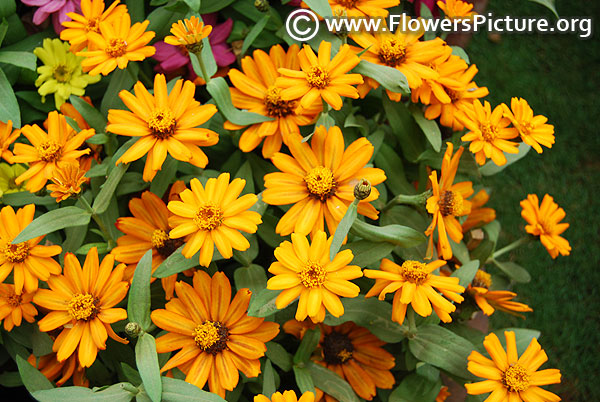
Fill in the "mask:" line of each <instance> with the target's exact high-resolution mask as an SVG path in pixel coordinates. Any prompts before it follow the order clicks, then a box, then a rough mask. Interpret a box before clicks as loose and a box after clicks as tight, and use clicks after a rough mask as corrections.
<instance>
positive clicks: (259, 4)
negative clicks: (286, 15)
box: [254, 0, 269, 13]
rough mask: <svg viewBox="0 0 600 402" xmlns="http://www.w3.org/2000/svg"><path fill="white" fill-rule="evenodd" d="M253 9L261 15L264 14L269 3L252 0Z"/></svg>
mask: <svg viewBox="0 0 600 402" xmlns="http://www.w3.org/2000/svg"><path fill="white" fill-rule="evenodd" d="M254 7H256V9H257V10H258V11H260V12H261V13H266V12H267V11H269V1H268V0H254Z"/></svg>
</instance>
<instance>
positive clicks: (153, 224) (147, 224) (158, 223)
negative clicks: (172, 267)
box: [111, 191, 183, 300]
mask: <svg viewBox="0 0 600 402" xmlns="http://www.w3.org/2000/svg"><path fill="white" fill-rule="evenodd" d="M129 210H130V211H131V213H132V214H133V216H132V217H125V218H119V219H117V222H116V223H115V226H116V227H117V229H119V230H120V231H121V232H123V233H125V236H121V237H119V238H118V239H117V244H118V246H117V247H115V248H113V249H112V251H111V254H113V255H114V256H115V260H117V261H119V262H123V263H125V264H128V265H127V268H126V269H125V273H124V274H123V278H124V279H125V280H127V281H129V282H131V279H133V273H134V271H135V268H136V267H137V263H138V262H139V261H140V259H141V258H142V257H143V256H144V254H146V251H148V250H150V249H152V272H154V271H155V270H156V268H158V266H159V265H160V264H162V262H163V261H164V260H165V259H166V258H167V257H169V256H170V255H171V254H173V252H174V251H175V250H177V249H178V248H179V246H181V245H183V241H182V240H179V239H177V240H174V239H171V238H169V223H168V218H169V215H171V214H170V213H169V210H168V209H167V206H166V205H165V203H164V202H163V201H162V200H161V199H160V198H158V196H156V195H155V194H154V193H151V192H150V191H144V192H143V193H142V197H141V198H132V199H131V200H130V201H129ZM154 279H155V278H152V280H153V281H154ZM176 280H177V275H176V274H175V275H171V276H168V277H166V278H161V282H162V286H163V289H164V290H165V297H166V299H167V300H169V299H171V297H173V290H174V289H175V281H176Z"/></svg>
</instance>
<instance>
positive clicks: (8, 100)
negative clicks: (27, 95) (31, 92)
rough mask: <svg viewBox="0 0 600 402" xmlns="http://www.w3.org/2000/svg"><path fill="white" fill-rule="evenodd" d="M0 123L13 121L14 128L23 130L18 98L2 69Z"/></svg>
mask: <svg viewBox="0 0 600 402" xmlns="http://www.w3.org/2000/svg"><path fill="white" fill-rule="evenodd" d="M0 99H2V102H0V121H4V122H6V121H9V120H12V123H13V128H21V112H20V110H19V103H18V102H17V97H16V96H15V93H14V91H13V89H12V85H11V84H10V82H8V79H7V78H6V75H5V74H4V71H3V70H2V69H0Z"/></svg>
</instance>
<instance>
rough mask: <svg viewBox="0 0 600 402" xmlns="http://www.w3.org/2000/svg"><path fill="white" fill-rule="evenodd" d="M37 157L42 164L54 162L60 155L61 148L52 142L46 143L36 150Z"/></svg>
mask: <svg viewBox="0 0 600 402" xmlns="http://www.w3.org/2000/svg"><path fill="white" fill-rule="evenodd" d="M35 149H36V151H37V153H38V157H39V158H40V159H41V160H43V161H44V162H54V161H55V160H57V159H58V158H60V155H61V154H62V148H61V146H60V145H58V144H57V143H56V142H54V141H46V142H44V143H43V144H41V145H38V146H37V147H36V148H35Z"/></svg>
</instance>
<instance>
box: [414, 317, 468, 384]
mask: <svg viewBox="0 0 600 402" xmlns="http://www.w3.org/2000/svg"><path fill="white" fill-rule="evenodd" d="M408 347H409V349H410V351H411V352H412V354H413V355H415V357H416V358H417V359H419V360H421V361H424V362H425V363H429V364H431V365H432V366H435V367H437V368H440V369H442V370H445V371H447V372H448V373H450V374H453V375H456V376H458V377H461V378H467V379H470V378H473V375H472V374H471V373H469V372H468V371H467V357H468V356H469V354H470V353H471V352H472V351H473V349H474V346H473V344H472V343H471V342H469V341H468V340H466V339H465V338H462V337H460V336H458V335H456V334H455V333H454V332H452V331H450V330H448V329H446V328H443V327H440V326H439V325H423V326H420V327H419V329H418V331H417V333H416V335H415V337H414V338H412V339H409V341H408Z"/></svg>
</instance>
